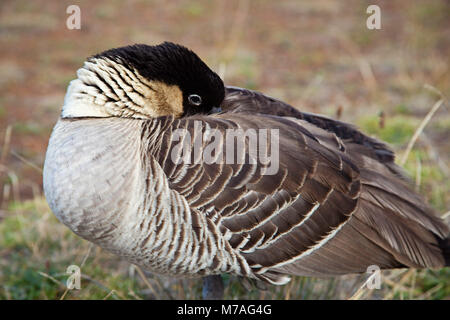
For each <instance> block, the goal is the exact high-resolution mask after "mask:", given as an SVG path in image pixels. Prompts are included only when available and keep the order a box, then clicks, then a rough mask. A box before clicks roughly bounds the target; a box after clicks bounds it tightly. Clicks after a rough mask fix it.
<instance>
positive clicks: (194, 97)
mask: <svg viewBox="0 0 450 320" xmlns="http://www.w3.org/2000/svg"><path fill="white" fill-rule="evenodd" d="M188 101H189V103H190V104H192V105H194V106H199V105H201V104H202V97H200V96H199V95H198V94H191V95H190V96H189V97H188Z"/></svg>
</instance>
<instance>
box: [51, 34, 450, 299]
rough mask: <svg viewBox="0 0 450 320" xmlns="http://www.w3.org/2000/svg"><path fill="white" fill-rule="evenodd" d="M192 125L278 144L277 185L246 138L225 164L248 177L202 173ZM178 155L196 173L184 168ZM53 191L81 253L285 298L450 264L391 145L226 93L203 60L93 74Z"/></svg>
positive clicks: (72, 101)
mask: <svg viewBox="0 0 450 320" xmlns="http://www.w3.org/2000/svg"><path fill="white" fill-rule="evenodd" d="M195 123H200V124H201V126H202V128H201V130H200V132H201V133H206V132H207V131H208V130H210V129H215V130H217V132H220V133H223V134H225V131H226V130H230V129H242V130H247V129H258V130H261V129H267V130H273V129H277V132H278V141H277V144H278V152H279V159H277V160H278V162H279V163H278V169H277V171H276V172H275V173H273V172H272V173H271V174H265V172H264V168H266V169H267V168H268V164H267V163H263V161H260V160H259V159H258V161H249V160H250V156H251V150H250V149H249V146H250V144H249V143H248V142H249V141H248V140H249V139H248V136H245V139H244V140H245V143H241V144H237V143H236V146H235V149H236V150H231V151H228V150H225V145H227V144H228V142H227V143H221V144H218V145H219V148H218V149H217V150H218V151H217V150H216V151H217V154H220V153H221V152H222V154H224V153H226V152H231V153H232V151H236V154H240V155H241V160H244V161H235V163H227V162H224V161H209V162H205V161H195V159H193V158H194V157H197V156H196V155H194V151H195V150H194V147H193V145H189V144H186V146H187V149H186V150H184V149H182V148H181V147H180V146H179V144H180V143H181V140H182V138H183V137H181V138H180V137H177V139H175V138H174V132H175V130H176V129H180V128H181V129H183V130H185V131H184V132H186V134H192V135H195V134H196V133H195V130H196V128H195ZM244 132H245V131H244ZM197 136H198V132H197ZM213 140H214V139H212V137H210V138H209V139H208V138H206V139H205V141H203V142H202V143H200V151H205V149H206V148H207V146H208V143H207V142H208V141H209V142H212V141H213ZM219 140H220V138H218V141H219ZM220 141H222V140H220ZM222 142H223V141H222ZM184 146H185V145H184V144H183V148H184ZM177 148H178V149H179V150H183V151H185V152H187V155H188V157H187V158H183V159H185V160H186V159H187V160H190V161H181V162H179V161H174V160H173V157H172V156H171V155H173V154H178V155H179V154H181V153H180V151H179V150H176V149H177ZM268 148H269V146H267V150H266V151H268ZM177 152H178V153H177ZM191 153H192V157H191ZM200 153H201V152H200ZM233 157H234V155H233ZM197 158H198V157H197ZM236 159H237V155H236ZM197 160H198V159H197ZM44 190H45V196H46V198H47V201H48V203H49V205H50V208H51V209H52V211H53V212H54V214H55V215H56V216H57V217H58V219H59V220H60V221H62V222H63V223H64V224H65V225H67V226H68V227H69V228H70V229H71V230H72V231H73V232H75V233H76V234H77V235H79V236H80V237H83V238H85V239H87V240H89V241H91V242H93V243H95V244H97V245H99V246H101V247H102V248H105V249H107V250H109V251H111V252H113V253H115V254H117V255H119V256H121V257H123V258H125V259H127V260H129V261H130V262H132V263H135V264H137V265H140V266H142V267H143V268H145V269H146V270H149V271H151V272H155V273H159V274H165V275H171V276H185V277H188V276H203V277H206V278H208V276H209V278H211V277H213V279H215V280H214V281H215V283H216V285H217V277H218V276H217V275H220V274H223V273H230V274H234V275H238V276H242V277H245V278H248V279H256V280H260V281H263V282H265V283H271V284H276V285H282V284H285V283H286V282H288V281H289V279H290V277H289V276H290V275H304V276H335V275H342V274H349V273H361V272H365V271H366V269H367V268H368V266H371V265H377V266H379V267H380V268H381V269H387V268H403V267H411V268H440V267H443V266H446V265H448V264H449V237H448V234H449V231H448V227H447V225H446V224H445V223H444V222H443V221H442V220H441V219H440V218H438V217H437V216H436V215H435V213H434V212H433V210H432V209H431V208H430V207H429V206H428V205H427V204H426V203H425V201H424V199H422V197H421V196H419V195H418V194H416V193H415V192H414V191H412V189H411V188H410V187H409V185H408V180H407V179H406V178H405V176H404V175H403V174H402V171H401V169H400V168H399V167H398V166H397V165H395V164H394V154H393V152H392V151H391V150H390V149H389V148H388V147H387V146H386V145H385V144H384V143H382V142H380V141H378V140H376V139H373V138H371V137H368V136H366V135H364V134H363V133H361V132H360V131H358V130H357V129H356V128H355V127H353V126H352V125H349V124H346V123H343V122H340V121H335V120H332V119H329V118H327V117H324V116H320V115H315V114H310V113H306V112H301V111H299V110H297V109H295V108H293V107H291V106H290V105H288V104H286V103H283V102H281V101H279V100H276V99H273V98H271V97H268V96H266V95H264V94H261V93H258V92H255V91H251V90H246V89H241V88H236V87H225V86H224V84H223V82H222V80H221V79H220V78H219V76H218V75H217V74H215V73H214V72H213V71H211V70H210V69H209V68H208V66H207V65H206V64H205V63H204V62H203V61H202V60H201V59H200V58H199V57H198V56H197V55H196V54H195V53H194V52H192V51H190V50H189V49H187V48H185V47H183V46H180V45H176V44H173V43H168V42H165V43H163V44H160V45H157V46H147V45H133V46H127V47H122V48H117V49H111V50H108V51H105V52H103V53H100V54H97V55H95V56H93V57H91V58H89V59H87V61H86V62H85V63H84V66H83V67H82V68H80V69H79V70H78V72H77V79H75V80H73V81H72V82H71V83H70V85H69V87H68V90H67V94H66V97H65V100H64V105H63V107H62V113H61V117H60V119H59V120H58V122H57V124H56V125H55V127H54V129H53V132H52V135H51V138H50V141H49V145H48V150H47V154H46V160H45V166H44ZM214 277H215V278H214ZM214 281H213V282H212V283H214ZM206 283H208V282H206ZM219 287H220V285H219ZM212 296H214V295H211V297H212ZM216 296H219V297H220V296H221V293H219V294H218V295H216ZM206 297H209V296H208V294H206Z"/></svg>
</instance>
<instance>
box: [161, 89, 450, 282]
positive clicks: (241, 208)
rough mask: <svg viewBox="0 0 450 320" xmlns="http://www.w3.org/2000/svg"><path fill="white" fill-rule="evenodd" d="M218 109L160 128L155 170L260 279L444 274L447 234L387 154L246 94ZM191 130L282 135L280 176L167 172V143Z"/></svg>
mask: <svg viewBox="0 0 450 320" xmlns="http://www.w3.org/2000/svg"><path fill="white" fill-rule="evenodd" d="M222 108H223V110H224V112H223V113H221V114H217V115H213V116H201V115H196V116H192V117H188V118H185V119H180V120H173V119H172V121H173V123H172V125H169V126H167V125H164V126H163V127H164V128H166V129H167V130H166V133H165V138H164V139H162V140H163V141H164V143H165V146H164V147H165V148H166V149H167V151H166V152H162V153H163V154H165V155H166V156H164V157H161V158H160V160H161V161H162V162H161V166H162V168H163V169H164V171H165V172H166V174H167V176H168V179H169V182H170V186H171V188H172V189H174V190H177V191H178V192H180V193H181V194H183V195H184V196H185V198H186V200H187V201H188V203H189V204H190V206H191V208H193V209H195V210H197V212H203V213H204V214H205V215H207V217H209V218H211V219H212V221H214V223H215V224H216V225H218V226H219V229H220V230H221V231H222V232H223V234H231V236H230V238H229V244H230V245H231V247H232V248H234V250H236V251H238V252H240V254H241V256H242V257H244V259H245V260H246V261H247V263H248V264H249V265H250V267H251V269H252V271H253V273H254V274H255V275H256V276H257V277H259V278H261V279H263V280H266V281H269V282H272V283H282V282H283V281H285V278H284V277H283V276H282V274H297V275H321V276H324V275H337V274H344V273H355V272H364V271H365V270H366V268H367V267H368V266H370V265H373V264H376V265H378V266H379V267H381V268H394V267H402V266H411V267H439V266H443V265H444V257H443V254H442V251H441V249H440V248H439V245H438V242H439V239H440V238H445V237H446V236H447V235H448V228H447V226H446V225H445V224H444V223H443V222H442V221H441V220H440V219H439V218H437V217H436V216H435V215H434V212H433V210H432V209H430V208H429V207H428V206H427V205H426V204H425V201H423V199H422V198H421V197H420V196H418V195H417V194H415V193H414V192H413V191H412V190H411V189H409V187H408V186H407V184H406V182H405V179H404V177H402V175H401V170H400V169H399V168H398V167H397V166H396V165H395V164H394V163H393V153H392V151H391V150H389V148H388V147H387V146H386V145H384V144H383V143H381V142H379V141H377V140H375V139H373V138H370V137H367V136H365V135H363V134H362V133H360V132H359V131H357V130H356V129H355V128H354V127H352V126H350V125H347V124H345V123H342V122H337V121H333V120H331V119H327V118H324V117H321V116H316V115H311V114H306V113H302V112H300V111H298V110H296V109H294V108H292V107H291V106H289V105H287V104H284V103H283V102H280V101H277V100H275V99H272V98H269V97H267V96H264V95H262V94H259V93H256V92H253V91H249V90H243V89H238V88H228V89H227V96H226V98H225V101H224V104H223V106H222ZM250 115H251V116H250ZM194 121H201V122H202V123H203V124H205V125H208V126H209V127H211V128H216V129H218V130H220V131H221V132H225V130H226V129H230V128H241V129H243V130H246V129H263V128H268V129H278V130H279V152H280V159H279V162H280V163H279V168H280V169H279V171H278V172H277V173H276V174H275V175H264V165H263V164H261V163H259V162H258V163H257V164H249V163H244V164H242V163H241V164H232V165H229V164H223V163H212V164H206V163H203V162H202V163H201V164H195V165H182V164H181V165H174V164H167V162H168V161H167V159H168V158H167V154H170V152H171V150H172V149H173V147H174V144H173V143H171V141H170V138H169V137H167V136H168V135H170V134H171V132H172V130H173V129H175V128H180V127H182V128H186V129H187V130H188V131H189V132H192V130H194ZM205 147H206V142H204V144H203V145H202V148H205ZM222 147H223V148H225V147H224V145H223V144H222ZM243 148H244V157H245V159H247V160H248V157H249V149H248V144H245V145H244V146H243ZM161 150H162V148H161ZM190 152H193V150H190ZM223 152H224V153H225V152H226V151H225V150H223ZM265 166H267V165H265Z"/></svg>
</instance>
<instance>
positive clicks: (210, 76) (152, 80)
mask: <svg viewBox="0 0 450 320" xmlns="http://www.w3.org/2000/svg"><path fill="white" fill-rule="evenodd" d="M224 95H225V88H224V84H223V82H222V80H221V79H220V77H219V76H218V75H217V74H216V73H214V72H213V71H212V70H211V69H210V68H209V67H208V66H207V65H206V64H205V63H204V62H203V61H202V60H201V59H200V58H199V57H198V56H197V55H196V54H195V53H194V52H192V51H191V50H189V49H187V48H185V47H183V46H180V45H177V44H174V43H170V42H164V43H162V44H160V45H156V46H148V45H144V44H136V45H132V46H126V47H121V48H116V49H111V50H107V51H105V52H102V53H99V54H97V55H94V56H92V57H90V58H88V59H87V61H86V62H85V63H84V65H83V67H82V68H80V69H79V70H78V71H77V79H75V80H72V81H71V83H70V85H69V87H68V90H67V93H66V96H65V99H64V105H63V109H62V118H84V117H124V118H136V119H151V118H156V117H161V116H167V115H173V116H174V117H182V116H187V115H192V114H197V113H210V112H213V111H216V110H217V108H219V107H220V104H221V102H222V101H223V99H224Z"/></svg>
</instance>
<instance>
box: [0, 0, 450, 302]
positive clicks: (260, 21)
mask: <svg viewBox="0 0 450 320" xmlns="http://www.w3.org/2000/svg"><path fill="white" fill-rule="evenodd" d="M73 4H75V5H78V6H79V7H80V9H81V29H80V30H69V29H68V28H67V26H66V20H67V18H68V17H69V14H67V13H66V9H67V7H68V6H69V5H73ZM370 4H377V5H378V6H379V7H380V9H381V29H380V30H369V29H368V28H367V27H366V19H367V18H368V16H369V14H367V13H366V9H367V7H368V6H369V5H370ZM165 40H169V41H173V42H178V43H181V44H184V45H185V46H188V47H190V48H191V49H193V50H194V51H196V52H197V53H198V54H199V56H200V57H202V58H203V59H204V60H205V61H206V62H207V63H208V65H209V66H210V67H211V68H212V69H214V70H216V71H217V72H218V73H219V74H220V75H221V76H222V77H223V78H224V80H225V82H226V83H227V84H229V85H235V86H241V87H247V88H250V89H255V90H259V91H262V92H264V93H266V94H269V95H271V96H274V97H276V98H279V99H282V100H284V101H286V102H288V103H290V104H292V105H293V106H295V107H297V108H299V109H301V110H304V111H309V112H316V113H322V114H326V115H329V116H332V117H336V118H340V119H341V120H343V121H347V122H351V123H355V124H357V125H358V126H359V127H360V128H361V129H362V130H363V131H364V132H366V133H368V134H369V135H372V136H375V137H379V138H381V139H383V140H385V141H387V142H388V143H389V144H390V145H391V146H392V147H393V149H394V150H395V151H396V152H397V154H398V157H397V162H398V163H400V164H402V165H403V164H404V167H405V168H406V170H407V171H408V173H409V174H410V175H411V178H412V180H413V181H414V183H415V184H416V188H417V190H418V191H420V192H421V193H422V194H423V195H424V196H425V197H426V198H427V199H428V200H429V202H430V203H431V204H432V205H433V206H434V207H435V208H436V210H437V211H438V212H439V213H441V214H443V215H445V214H446V213H447V212H448V211H449V210H450V179H449V175H450V171H449V160H450V143H449V138H450V114H449V107H450V105H449V100H448V95H449V93H450V70H449V68H450V62H449V56H450V2H449V1H446V0H441V1H439V0H432V1H406V0H404V1H400V0H398V1H375V0H374V1H357V0H347V1H331V0H320V1H302V2H299V1H294V0H287V1H270V0H259V1H236V0H233V1H225V0H220V1H196V2H194V1H181V0H180V1H162V0H153V1H137V0H136V1H128V2H127V3H125V2H122V1H95V2H92V1H91V2H88V1H72V0H71V1H56V0H55V1H44V0H36V1H26V0H23V1H21V0H19V1H11V0H3V1H1V3H0V299H38V298H40V299H60V298H63V299H95V298H97V299H98V298H107V299H149V298H150V299H151V298H186V299H194V298H199V297H200V296H201V281H198V280H181V279H169V278H165V277H159V276H156V275H151V274H147V277H145V281H144V280H143V277H142V276H141V275H142V274H141V271H140V270H138V269H136V268H135V267H134V266H132V265H130V264H128V263H127V262H125V261H120V260H119V259H118V258H116V257H114V256H112V255H110V254H108V253H106V252H104V251H102V250H101V249H99V248H97V247H93V246H91V245H90V244H89V243H88V242H86V241H84V240H81V239H80V238H78V237H76V236H75V235H73V234H72V233H71V232H70V231H69V230H68V229H67V228H65V227H64V226H63V225H62V224H61V223H60V222H58V221H57V220H56V218H55V217H54V216H53V214H52V213H51V212H50V210H49V208H48V206H47V205H46V202H45V199H44V198H43V195H42V172H41V168H42V165H43V162H44V158H45V150H46V145H47V142H48V138H49V135H50V133H51V129H52V127H53V125H54V123H55V122H56V120H57V118H58V116H59V112H60V109H61V105H62V102H63V99H64V94H65V90H66V88H67V85H68V83H69V81H70V80H71V79H73V78H74V77H75V75H76V70H77V69H78V68H79V67H80V66H81V65H82V63H83V61H84V60H85V59H86V57H88V56H90V55H93V54H95V53H97V52H100V51H103V50H106V49H109V48H112V47H118V46H123V45H128V44H133V43H147V44H156V43H159V42H161V41H165ZM440 99H443V103H442V104H439V105H436V103H437V102H439V100H440ZM433 106H436V108H435V109H437V111H436V112H435V113H434V115H433V116H432V117H431V120H430V121H429V122H428V123H427V124H426V126H425V127H424V130H422V131H420V135H419V136H418V139H417V141H416V142H415V143H414V145H413V148H412V150H411V152H408V151H407V150H408V147H407V146H408V144H409V142H410V141H411V140H412V138H413V135H414V133H415V131H416V130H417V128H419V127H420V125H421V123H422V122H423V121H424V119H426V115H427V113H429V112H430V110H431V109H432V107H433ZM438 106H439V108H437V107H438ZM405 154H407V156H406V157H405V160H403V157H404V155H405ZM447 217H448V214H447ZM72 264H75V265H79V266H81V274H82V281H81V289H80V290H66V286H65V283H66V279H67V278H68V274H66V269H67V267H68V266H69V265H72ZM382 275H383V281H382V287H381V289H379V290H369V289H367V288H364V289H361V290H359V288H360V287H361V286H362V285H363V283H364V281H365V280H366V279H367V276H368V275H367V274H366V275H360V276H346V277H340V278H332V279H313V278H303V277H296V278H294V279H293V281H291V282H290V283H289V284H288V285H287V286H284V287H269V288H268V290H266V291H259V290H255V289H253V290H251V291H247V290H246V289H245V288H244V287H243V286H242V285H241V284H240V280H239V279H237V278H234V277H226V279H225V280H226V282H227V283H228V284H229V285H228V286H227V289H226V292H225V294H226V297H227V298H245V299H253V298H259V299H269V298H273V299H329V298H335V299H336V298H337V299H347V298H351V297H353V298H358V299H366V298H367V299H369V298H371V299H374V298H375V299H380V298H384V299H402V298H414V299H445V298H447V299H448V298H449V297H450V270H449V268H446V269H442V270H397V271H386V272H383V273H382Z"/></svg>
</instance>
